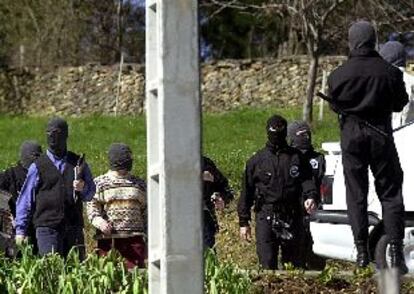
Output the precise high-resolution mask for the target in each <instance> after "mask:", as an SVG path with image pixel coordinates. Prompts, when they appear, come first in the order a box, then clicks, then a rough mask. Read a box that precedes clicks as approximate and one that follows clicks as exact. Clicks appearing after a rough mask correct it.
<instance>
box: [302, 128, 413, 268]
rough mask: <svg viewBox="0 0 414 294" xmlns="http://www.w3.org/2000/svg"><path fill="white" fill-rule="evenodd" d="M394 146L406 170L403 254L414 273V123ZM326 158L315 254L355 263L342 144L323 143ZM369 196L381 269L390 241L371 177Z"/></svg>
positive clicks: (373, 247) (372, 247)
mask: <svg viewBox="0 0 414 294" xmlns="http://www.w3.org/2000/svg"><path fill="white" fill-rule="evenodd" d="M394 138H395V144H396V147H397V150H398V154H399V157H400V162H401V166H402V169H403V171H404V184H403V197H404V205H405V210H406V216H405V217H406V218H405V226H406V227H405V238H404V255H405V261H406V263H407V267H408V269H409V271H410V272H411V273H414V195H413V194H414V124H408V125H405V126H403V127H401V128H399V129H398V130H396V131H395V132H394ZM322 149H324V150H325V151H326V152H327V153H328V154H327V155H326V156H325V158H326V165H327V166H326V176H325V178H324V180H323V184H322V187H321V196H322V209H321V210H318V211H317V212H316V213H315V215H314V216H313V220H312V222H311V225H310V227H311V232H312V237H313V241H314V244H313V251H314V253H315V254H317V255H320V256H324V257H328V258H335V259H342V260H349V261H355V260H356V248H355V246H354V242H353V236H352V231H351V226H350V225H349V221H348V216H347V206H346V200H345V199H346V198H345V183H344V175H343V168H342V156H341V148H340V145H339V142H332V143H323V144H322ZM369 181H370V186H369V194H368V212H369V225H370V226H369V252H370V258H371V260H372V261H376V262H377V266H378V267H379V268H382V267H386V266H387V262H388V260H389V258H388V252H387V251H388V250H387V247H388V246H387V245H388V238H387V236H386V235H385V234H384V230H383V222H382V216H381V215H382V210H381V204H380V202H379V200H378V197H377V195H376V193H375V189H374V181H373V177H372V174H370V180H369Z"/></svg>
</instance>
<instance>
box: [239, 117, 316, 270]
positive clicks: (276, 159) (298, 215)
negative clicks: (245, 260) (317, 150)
mask: <svg viewBox="0 0 414 294" xmlns="http://www.w3.org/2000/svg"><path fill="white" fill-rule="evenodd" d="M266 131H267V135H268V142H267V144H266V146H265V147H264V148H263V149H261V150H259V151H258V152H257V153H256V154H255V155H254V156H253V157H251V158H250V159H249V160H248V161H247V164H246V169H245V173H244V179H243V187H242V193H241V195H240V200H239V203H238V215H239V224H240V237H241V238H242V239H244V240H248V241H249V240H250V239H251V230H250V224H249V222H250V220H251V216H250V215H251V211H250V210H251V207H252V206H253V205H254V207H255V211H256V249H257V254H258V256H259V262H260V264H261V265H262V267H263V268H265V269H276V268H277V256H278V248H279V246H280V247H281V250H282V262H283V263H286V262H291V263H292V264H293V265H294V266H302V262H301V260H300V258H299V254H298V251H299V245H300V238H301V235H302V231H303V211H302V209H303V206H305V208H306V210H307V211H308V212H309V213H310V212H312V211H313V210H315V209H316V200H317V199H316V197H317V193H316V189H315V184H314V183H313V181H312V171H311V168H310V165H309V163H308V162H306V160H305V159H304V158H303V156H302V154H301V152H300V151H299V150H297V149H295V148H292V147H290V146H288V144H287V142H286V135H287V122H286V120H285V119H284V118H283V117H281V116H279V115H274V116H272V117H271V118H269V120H268V121H267V125H266ZM302 197H303V198H302ZM303 199H306V200H305V203H303Z"/></svg>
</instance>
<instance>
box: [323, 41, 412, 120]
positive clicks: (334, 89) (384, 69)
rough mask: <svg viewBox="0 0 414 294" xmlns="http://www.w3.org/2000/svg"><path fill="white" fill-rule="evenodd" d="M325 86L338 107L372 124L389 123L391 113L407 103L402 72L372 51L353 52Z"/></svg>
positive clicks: (399, 109) (358, 50) (335, 109)
mask: <svg viewBox="0 0 414 294" xmlns="http://www.w3.org/2000/svg"><path fill="white" fill-rule="evenodd" d="M328 86H329V95H330V96H331V97H332V99H333V100H334V101H335V104H336V105H337V107H339V108H340V109H341V110H343V111H344V112H346V113H348V114H354V115H357V116H358V117H360V118H363V119H365V120H367V121H369V122H371V123H374V124H375V122H377V121H378V122H381V123H384V122H385V121H386V122H389V123H391V113H392V112H399V111H401V110H402V109H403V108H404V106H405V105H406V104H407V102H408V96H407V93H406V91H405V85H404V81H403V75H402V72H401V71H400V70H399V69H398V68H396V67H394V66H392V65H391V64H389V63H388V62H386V61H385V60H384V59H382V57H381V56H380V55H379V54H378V53H377V52H376V51H375V50H372V49H364V48H362V49H357V50H353V51H352V52H351V53H350V57H349V59H348V60H347V61H346V62H345V63H344V64H343V65H341V66H340V67H338V68H337V69H336V70H334V71H333V72H332V74H331V75H330V76H329V78H328ZM332 106H333V107H332V108H333V110H334V111H337V112H338V109H337V107H335V105H332Z"/></svg>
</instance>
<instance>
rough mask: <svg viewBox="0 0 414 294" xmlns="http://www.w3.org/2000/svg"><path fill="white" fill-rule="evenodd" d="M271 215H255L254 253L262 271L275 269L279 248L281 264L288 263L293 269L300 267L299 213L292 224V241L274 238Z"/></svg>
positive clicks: (300, 226)
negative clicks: (255, 252)
mask: <svg viewBox="0 0 414 294" xmlns="http://www.w3.org/2000/svg"><path fill="white" fill-rule="evenodd" d="M272 215H273V212H272V211H266V210H262V211H260V212H257V213H256V251H257V255H258V257H259V263H260V265H261V266H262V267H263V269H271V270H275V269H277V268H278V266H277V264H278V255H279V248H280V250H281V262H282V264H284V263H288V262H290V263H292V264H293V265H294V266H295V267H302V260H301V258H300V254H299V253H300V245H301V238H302V232H303V220H302V215H301V213H299V215H298V216H297V217H296V218H295V220H294V221H293V223H292V227H291V228H292V230H291V232H292V234H293V239H291V240H289V241H286V240H280V239H278V238H276V235H275V233H274V232H273V231H272V221H271V218H272Z"/></svg>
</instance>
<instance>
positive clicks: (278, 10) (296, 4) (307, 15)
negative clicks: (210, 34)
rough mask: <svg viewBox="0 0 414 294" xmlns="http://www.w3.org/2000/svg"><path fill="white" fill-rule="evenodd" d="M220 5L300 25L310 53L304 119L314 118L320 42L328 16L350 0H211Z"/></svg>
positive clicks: (221, 7)
mask: <svg viewBox="0 0 414 294" xmlns="http://www.w3.org/2000/svg"><path fill="white" fill-rule="evenodd" d="M209 1H210V2H211V3H212V4H215V5H218V6H219V7H220V8H219V10H218V11H220V9H224V8H235V9H241V10H249V9H256V10H257V9H260V10H264V11H266V12H267V13H272V14H274V15H276V16H279V17H282V18H286V17H287V18H289V19H290V20H291V21H292V22H293V26H295V27H297V28H299V30H300V33H301V35H302V38H303V41H304V43H305V45H306V51H307V54H308V56H309V57H310V64H309V70H308V83H307V87H306V97H305V100H304V104H303V120H305V121H307V122H309V123H311V122H312V112H313V111H312V103H313V97H314V92H315V85H316V77H317V72H318V65H319V56H320V44H321V41H322V39H323V36H324V32H325V30H326V23H327V20H328V18H329V17H330V16H331V15H332V14H334V13H335V12H336V10H337V8H338V7H339V6H340V5H341V4H342V3H345V2H346V1H349V0H290V1H276V0H273V1H272V0H269V1H263V2H262V3H261V4H250V3H246V2H242V1H237V0H231V1H220V0H209Z"/></svg>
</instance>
